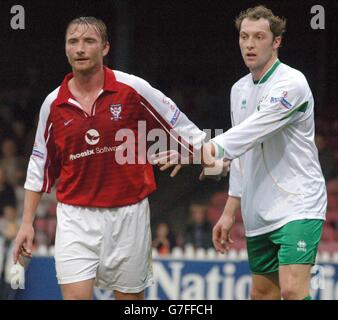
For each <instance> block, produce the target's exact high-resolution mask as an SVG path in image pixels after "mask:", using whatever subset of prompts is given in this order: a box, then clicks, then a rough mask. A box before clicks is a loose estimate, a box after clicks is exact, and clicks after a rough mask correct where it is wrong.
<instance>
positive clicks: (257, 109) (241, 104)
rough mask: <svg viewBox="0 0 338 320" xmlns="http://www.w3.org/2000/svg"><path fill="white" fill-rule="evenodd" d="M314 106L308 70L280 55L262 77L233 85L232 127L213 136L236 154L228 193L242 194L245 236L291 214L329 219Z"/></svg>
mask: <svg viewBox="0 0 338 320" xmlns="http://www.w3.org/2000/svg"><path fill="white" fill-rule="evenodd" d="M313 109H314V101H313V97H312V93H311V90H310V88H309V85H308V83H307V80H306V78H305V77H304V75H303V74H302V73H301V72H300V71H298V70H295V69H293V68H291V67H289V66H287V65H285V64H283V63H281V62H280V61H279V60H278V59H277V60H276V62H275V63H274V64H273V65H272V67H271V68H270V69H269V70H268V71H267V72H266V73H265V75H264V76H263V77H262V78H261V79H260V81H258V82H254V81H253V78H252V75H251V74H248V75H247V76H245V77H243V78H242V79H240V80H239V81H237V82H236V83H235V84H234V86H233V87H232V90H231V116H232V124H233V128H231V129H230V130H228V131H227V132H225V133H223V134H221V135H219V136H217V137H215V138H214V139H212V141H213V142H215V143H216V144H217V145H219V146H220V147H222V148H223V152H224V154H223V156H224V158H227V159H234V160H233V161H232V164H231V170H230V188H229V195H231V196H235V197H241V207H242V215H243V221H244V225H245V230H246V236H248V237H250V236H256V235H260V234H264V233H267V232H270V231H273V230H276V229H278V228H280V227H282V226H283V225H285V224H286V223H288V222H290V221H293V220H299V219H325V212H326V206H327V197H326V188H325V181H324V178H323V174H322V171H321V167H320V164H319V161H318V151H317V148H316V146H315V143H314V112H313Z"/></svg>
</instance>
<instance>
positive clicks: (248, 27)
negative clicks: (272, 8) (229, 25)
mask: <svg viewBox="0 0 338 320" xmlns="http://www.w3.org/2000/svg"><path fill="white" fill-rule="evenodd" d="M280 42H281V37H275V38H274V36H273V33H272V32H271V30H270V25H269V21H268V20H267V19H263V18H260V19H259V20H250V19H248V18H245V19H244V20H243V21H242V24H241V30H240V33H239V46H240V49H241V53H242V57H243V59H244V63H245V65H246V66H247V67H248V68H249V69H250V71H251V72H252V71H257V70H263V69H264V67H265V66H266V65H267V63H268V62H269V61H271V59H275V58H276V57H277V49H278V47H279V46H280Z"/></svg>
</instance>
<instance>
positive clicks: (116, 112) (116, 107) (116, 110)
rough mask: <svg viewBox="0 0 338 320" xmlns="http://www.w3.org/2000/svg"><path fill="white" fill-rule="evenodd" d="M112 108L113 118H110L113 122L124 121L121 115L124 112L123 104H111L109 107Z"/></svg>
mask: <svg viewBox="0 0 338 320" xmlns="http://www.w3.org/2000/svg"><path fill="white" fill-rule="evenodd" d="M109 108H110V112H111V114H112V117H111V118H110V119H111V120H114V121H117V120H120V119H122V118H121V117H120V113H121V111H122V104H121V103H117V104H111V105H110V106H109Z"/></svg>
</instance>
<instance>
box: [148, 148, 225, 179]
mask: <svg viewBox="0 0 338 320" xmlns="http://www.w3.org/2000/svg"><path fill="white" fill-rule="evenodd" d="M216 152H217V150H216V149H215V146H214V144H213V143H210V142H208V143H204V144H203V146H202V148H201V149H200V150H198V151H196V152H195V154H194V155H190V156H189V157H183V156H182V155H181V154H180V153H179V152H178V151H176V150H167V151H163V152H159V153H157V154H154V155H153V156H152V161H153V164H155V165H158V166H159V168H160V170H161V171H165V170H167V169H169V168H172V167H174V169H173V171H172V172H171V174H170V176H171V177H175V176H176V175H177V173H178V172H179V171H180V170H181V169H182V167H183V166H185V165H188V164H201V165H202V166H203V167H204V169H203V170H202V172H201V174H200V177H199V179H200V180H204V179H205V178H211V179H215V180H217V181H218V180H220V179H221V177H222V176H226V175H227V174H228V172H229V166H230V161H229V160H227V159H216V158H217V155H216Z"/></svg>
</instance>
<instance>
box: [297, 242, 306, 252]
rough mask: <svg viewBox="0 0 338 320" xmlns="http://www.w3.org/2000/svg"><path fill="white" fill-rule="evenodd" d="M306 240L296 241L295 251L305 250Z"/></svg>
mask: <svg viewBox="0 0 338 320" xmlns="http://www.w3.org/2000/svg"><path fill="white" fill-rule="evenodd" d="M306 250H307V249H306V242H305V241H304V240H299V241H298V242H297V251H301V252H306Z"/></svg>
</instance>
